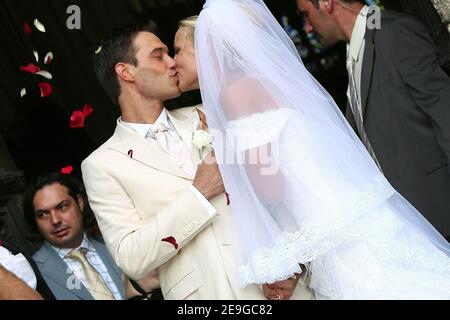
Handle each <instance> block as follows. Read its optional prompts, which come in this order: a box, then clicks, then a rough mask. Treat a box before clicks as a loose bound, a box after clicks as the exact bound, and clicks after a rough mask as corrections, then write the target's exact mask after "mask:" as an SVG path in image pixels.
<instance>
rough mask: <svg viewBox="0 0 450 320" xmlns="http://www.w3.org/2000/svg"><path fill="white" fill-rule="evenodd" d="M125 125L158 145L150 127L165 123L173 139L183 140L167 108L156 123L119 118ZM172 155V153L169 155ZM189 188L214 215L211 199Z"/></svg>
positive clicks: (190, 147) (210, 213)
mask: <svg viewBox="0 0 450 320" xmlns="http://www.w3.org/2000/svg"><path fill="white" fill-rule="evenodd" d="M119 121H120V122H121V123H122V124H123V125H125V126H127V127H129V128H130V129H132V130H133V131H135V132H136V133H137V134H138V135H140V136H141V137H143V138H144V139H146V140H147V141H150V142H151V143H152V144H154V145H157V141H156V140H155V139H154V138H149V136H148V132H149V130H150V129H152V128H153V127H154V126H155V125H156V124H157V123H162V124H164V125H165V126H166V127H167V128H169V131H168V133H167V134H169V135H171V138H172V139H176V140H179V141H182V140H183V139H182V138H181V136H180V135H179V133H178V132H177V130H176V129H175V127H174V125H173V124H172V121H170V118H169V116H168V115H167V111H166V109H163V111H162V112H161V114H160V115H159V117H158V119H156V121H155V123H153V124H142V123H131V122H125V121H122V119H120V120H119ZM187 147H188V148H189V150H191V149H192V146H187ZM169 156H170V155H169ZM189 189H190V190H191V191H192V193H193V194H194V195H195V197H196V198H197V199H198V200H199V201H200V203H201V204H202V205H203V206H204V207H205V209H206V211H207V212H208V213H209V215H210V216H214V215H215V214H216V209H215V208H214V207H213V206H212V205H211V203H209V201H208V200H207V199H206V198H205V197H204V196H203V195H202V194H201V193H200V191H198V190H197V189H196V188H195V187H194V186H193V185H191V186H189Z"/></svg>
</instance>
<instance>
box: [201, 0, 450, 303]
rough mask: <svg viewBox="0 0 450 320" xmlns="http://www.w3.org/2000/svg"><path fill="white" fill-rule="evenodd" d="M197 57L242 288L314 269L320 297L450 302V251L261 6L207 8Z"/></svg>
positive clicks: (236, 0)
mask: <svg viewBox="0 0 450 320" xmlns="http://www.w3.org/2000/svg"><path fill="white" fill-rule="evenodd" d="M195 49H196V63H197V70H198V75H199V83H200V91H201V95H202V100H203V105H204V107H205V111H206V118H207V121H208V125H209V130H210V132H211V134H212V138H213V147H214V151H215V155H216V157H217V160H218V163H219V167H220V171H221V174H222V177H223V180H224V184H225V188H226V190H227V193H228V194H229V199H230V205H231V211H232V219H231V223H232V236H233V249H234V250H235V264H236V269H237V270H238V279H237V280H238V281H239V283H240V285H241V286H242V287H245V286H247V285H249V284H264V283H273V282H276V281H279V280H285V279H288V278H289V277H291V276H292V275H293V274H295V273H298V272H300V271H301V268H300V265H299V264H309V265H310V269H311V276H312V278H311V287H312V288H313V289H314V290H315V291H316V293H317V294H318V296H320V297H327V298H330V299H450V258H449V257H450V245H449V243H448V242H447V241H446V240H445V239H444V238H443V237H442V236H441V235H440V234H439V233H438V232H437V231H436V229H435V228H434V227H433V226H432V225H431V224H430V223H429V222H428V221H427V220H426V219H425V218H424V217H423V216H422V215H421V214H420V212H418V211H417V210H416V209H415V208H414V207H413V206H412V205H411V204H410V203H409V202H408V201H407V200H405V199H404V198H403V197H402V196H401V195H400V194H399V193H398V192H397V191H396V190H395V189H394V188H393V187H392V186H391V185H390V183H389V182H388V181H387V180H386V178H385V177H384V176H383V174H382V172H380V170H379V168H378V167H377V165H376V164H375V162H374V161H373V159H372V158H371V156H370V155H369V153H368V152H367V150H366V149H365V148H364V146H363V144H362V143H361V141H360V140H359V138H358V137H357V136H356V134H355V132H354V131H353V129H352V128H351V127H350V125H349V124H348V123H347V121H346V120H345V118H344V117H343V115H342V113H341V111H340V110H339V108H338V107H337V106H336V104H335V102H334V100H333V99H332V97H331V96H330V95H329V94H328V93H327V92H326V90H324V89H323V88H322V87H321V86H320V84H319V83H318V82H317V81H316V80H315V79H314V77H313V76H311V74H310V73H309V72H308V70H306V68H305V67H304V65H303V63H302V61H301V58H300V56H299V54H298V52H297V49H296V47H295V45H294V44H293V43H292V41H291V40H290V39H289V37H288V36H287V35H286V33H285V31H284V30H283V29H282V28H281V26H280V25H279V23H278V22H277V20H276V19H275V18H274V17H273V15H272V14H271V13H270V11H269V10H268V8H267V7H266V6H265V4H264V2H263V1H262V0H207V2H206V4H205V6H204V9H203V10H202V12H201V13H200V15H199V19H198V22H197V27H196V32H195ZM399 125H400V124H399ZM379 130H380V131H382V130H383V128H379ZM385 147H386V148H389V147H391V146H389V145H386V146H385ZM242 160H243V161H242ZM247 160H248V161H247ZM255 160H256V161H255ZM267 160H269V161H267ZM420 187H421V186H417V188H420ZM449 196H450V195H449ZM449 210H450V208H449ZM449 213H450V211H449Z"/></svg>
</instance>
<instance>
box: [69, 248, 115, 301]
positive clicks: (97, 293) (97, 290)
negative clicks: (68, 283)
mask: <svg viewBox="0 0 450 320" xmlns="http://www.w3.org/2000/svg"><path fill="white" fill-rule="evenodd" d="M69 257H70V258H72V259H75V260H78V261H79V262H81V265H82V267H83V272H84V277H85V279H86V282H87V285H88V288H87V289H88V290H89V292H90V294H91V295H92V297H93V298H94V299H95V300H115V298H114V295H113V294H112V292H111V290H110V289H109V287H108V286H107V285H106V282H105V280H103V278H102V276H101V275H100V273H98V271H97V270H95V268H94V267H93V266H92V265H91V264H90V263H89V261H88V260H87V258H86V250H85V249H83V248H81V249H79V250H73V251H72V252H70V253H69Z"/></svg>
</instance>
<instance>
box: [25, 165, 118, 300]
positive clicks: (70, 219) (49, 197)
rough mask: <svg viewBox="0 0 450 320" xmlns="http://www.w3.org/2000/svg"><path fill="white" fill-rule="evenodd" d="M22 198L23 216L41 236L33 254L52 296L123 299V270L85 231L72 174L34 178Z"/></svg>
mask: <svg viewBox="0 0 450 320" xmlns="http://www.w3.org/2000/svg"><path fill="white" fill-rule="evenodd" d="M24 201H25V202H24V211H25V216H26V219H27V221H28V222H29V224H30V226H31V228H32V230H33V231H38V232H39V233H40V235H41V236H42V237H43V238H44V239H45V242H44V244H43V246H42V247H41V248H40V249H39V250H38V251H37V252H36V253H35V254H34V255H33V259H34V261H35V262H36V264H37V266H38V268H39V270H40V272H41V273H42V275H43V277H44V279H45V281H46V282H47V284H48V286H49V287H50V289H51V291H52V292H53V294H54V296H55V297H56V299H58V300H121V299H123V297H124V282H123V275H122V272H121V271H120V270H119V269H118V268H117V266H116V265H115V264H114V262H113V260H112V258H111V256H110V255H109V253H108V251H107V250H106V248H105V245H104V244H103V242H102V241H99V240H97V239H94V238H93V237H91V236H88V235H87V234H86V232H85V226H84V224H83V218H85V221H86V220H87V219H86V218H88V215H87V214H84V209H85V201H84V198H83V196H82V191H81V188H80V187H79V184H78V183H77V182H76V181H75V180H74V179H73V178H72V177H70V176H63V175H61V174H59V173H55V174H49V175H45V176H42V177H39V178H38V179H36V180H35V182H34V183H32V184H31V185H30V186H29V187H28V190H27V192H26V194H25V200H24Z"/></svg>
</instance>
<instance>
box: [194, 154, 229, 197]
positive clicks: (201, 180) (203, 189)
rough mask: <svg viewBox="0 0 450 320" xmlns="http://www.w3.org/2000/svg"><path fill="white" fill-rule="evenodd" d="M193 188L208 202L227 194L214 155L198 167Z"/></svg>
mask: <svg viewBox="0 0 450 320" xmlns="http://www.w3.org/2000/svg"><path fill="white" fill-rule="evenodd" d="M193 186H194V187H195V188H196V189H197V190H198V191H199V192H200V193H201V194H203V196H204V197H205V198H206V199H208V200H211V199H212V198H214V197H215V196H218V195H219V194H222V193H224V192H225V187H224V185H223V180H222V176H221V175H220V171H219V166H218V165H217V161H216V158H215V156H214V155H210V156H208V157H207V158H206V159H205V160H203V162H202V163H201V164H200V165H199V166H198V169H197V174H196V175H195V179H194V183H193Z"/></svg>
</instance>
